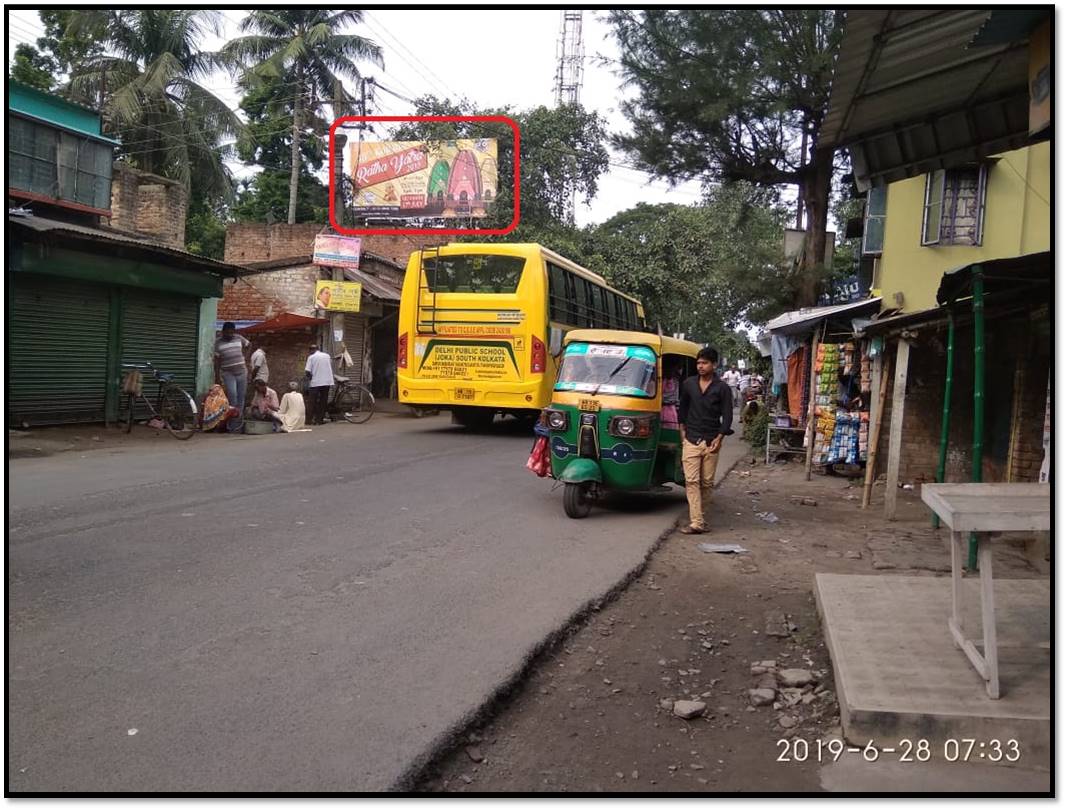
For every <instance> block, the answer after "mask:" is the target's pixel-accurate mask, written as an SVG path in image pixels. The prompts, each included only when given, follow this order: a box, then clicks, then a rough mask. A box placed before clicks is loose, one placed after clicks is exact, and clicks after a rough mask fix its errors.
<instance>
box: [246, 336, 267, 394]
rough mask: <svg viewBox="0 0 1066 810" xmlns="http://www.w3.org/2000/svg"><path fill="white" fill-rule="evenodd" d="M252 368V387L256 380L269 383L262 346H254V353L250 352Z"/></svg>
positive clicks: (265, 356)
mask: <svg viewBox="0 0 1066 810" xmlns="http://www.w3.org/2000/svg"><path fill="white" fill-rule="evenodd" d="M250 363H251V366H252V385H255V383H256V382H257V381H258V380H262V381H263V382H265V383H268V382H270V369H269V368H268V366H267V355H266V351H264V350H263V344H262V343H260V344H258V345H256V347H255V351H254V352H252V359H251V361H250Z"/></svg>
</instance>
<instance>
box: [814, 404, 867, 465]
mask: <svg viewBox="0 0 1066 810" xmlns="http://www.w3.org/2000/svg"><path fill="white" fill-rule="evenodd" d="M835 421H836V426H835V429H834V430H833V438H832V439H831V440H830V442H829V450H828V453H827V454H826V458H825V461H824V462H823V463H826V464H858V463H859V454H860V450H859V443H860V438H859V430H860V428H859V425H860V422H861V420H860V417H859V412H858V411H837V414H836V420H835Z"/></svg>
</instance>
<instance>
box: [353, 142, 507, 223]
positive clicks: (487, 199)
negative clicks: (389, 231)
mask: <svg viewBox="0 0 1066 810" xmlns="http://www.w3.org/2000/svg"><path fill="white" fill-rule="evenodd" d="M348 154H349V158H348V165H349V166H354V167H355V168H354V170H353V171H352V180H353V182H354V185H355V189H356V191H355V209H356V211H357V212H358V213H359V214H361V215H363V216H366V215H371V214H374V215H380V216H389V217H400V218H404V217H410V218H416V217H442V218H445V219H454V218H457V217H484V216H486V215H487V214H488V211H489V208H490V207H491V206H492V204H493V203H494V202H495V200H496V195H497V193H498V190H499V185H498V180H499V177H498V171H497V149H496V139H495V138H460V139H458V140H454V141H379V142H366V141H363V142H362V143H358V142H357V143H353V144H350V145H349V147H348Z"/></svg>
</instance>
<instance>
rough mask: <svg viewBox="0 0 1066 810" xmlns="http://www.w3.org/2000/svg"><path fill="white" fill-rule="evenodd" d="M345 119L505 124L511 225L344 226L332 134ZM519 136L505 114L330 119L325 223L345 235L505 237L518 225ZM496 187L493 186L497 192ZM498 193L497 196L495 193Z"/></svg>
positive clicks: (519, 194)
mask: <svg viewBox="0 0 1066 810" xmlns="http://www.w3.org/2000/svg"><path fill="white" fill-rule="evenodd" d="M346 121H355V122H360V121H443V122H447V123H459V122H462V121H478V122H486V123H495V124H507V125H508V126H509V127H510V128H511V130H512V131H513V132H514V217H513V218H512V219H511V224H510V225H508V226H507V227H506V228H345V227H344V226H343V225H338V224H337V214H336V210H335V206H336V195H335V194H334V188H335V184H336V173H335V171H334V157H333V152H334V150H333V136H334V135H335V134H336V132H337V128H338V127H339V126H341V125H342V124H343V123H345V122H346ZM521 141H522V136H521V133H520V132H519V130H518V123H517V122H516V121H515V120H514V119H513V118H508V117H507V116H506V115H342V116H341V117H340V118H338V119H337V120H336V121H334V122H333V124H332V126H330V128H329V224H330V226H331V227H332V228H333V230H335V231H337V233H340V234H343V235H345V236H374V235H379V236H411V235H415V234H417V235H429V234H442V235H444V236H465V235H481V236H506V235H507V234H509V233H511V231H513V230H514V229H515V228H517V227H518V218H519V210H520V203H521V187H520V182H519V177H520V174H519V166H520V159H519V154H520V151H521ZM498 191H499V190H498V189H497V192H498ZM497 196H498V195H497Z"/></svg>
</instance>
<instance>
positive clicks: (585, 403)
mask: <svg viewBox="0 0 1066 810" xmlns="http://www.w3.org/2000/svg"><path fill="white" fill-rule="evenodd" d="M577 407H578V408H579V409H580V410H582V411H594V412H596V413H598V412H599V410H600V401H599V400H598V399H581V400H578V403H577Z"/></svg>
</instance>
